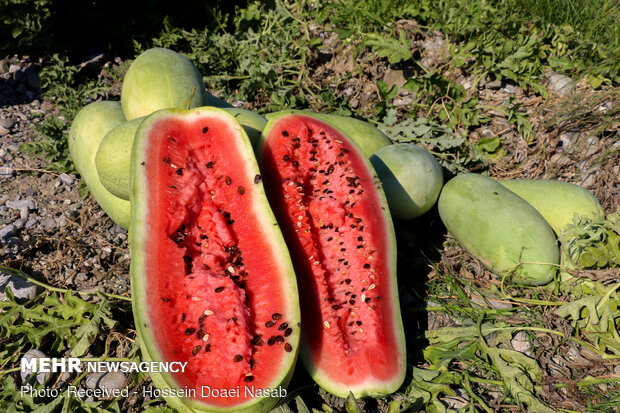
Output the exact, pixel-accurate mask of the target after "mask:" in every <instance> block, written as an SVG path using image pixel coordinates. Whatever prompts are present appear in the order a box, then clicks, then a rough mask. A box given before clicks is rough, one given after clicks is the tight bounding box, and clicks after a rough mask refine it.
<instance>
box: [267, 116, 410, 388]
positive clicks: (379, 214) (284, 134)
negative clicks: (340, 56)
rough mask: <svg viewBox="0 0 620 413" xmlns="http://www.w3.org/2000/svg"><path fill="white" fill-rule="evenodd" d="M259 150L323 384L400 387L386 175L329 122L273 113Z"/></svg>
mask: <svg viewBox="0 0 620 413" xmlns="http://www.w3.org/2000/svg"><path fill="white" fill-rule="evenodd" d="M258 154H259V155H258V156H259V159H260V163H261V170H262V171H263V175H264V179H265V187H266V188H267V195H268V196H269V200H270V202H271V205H272V206H273V208H274V212H275V213H276V217H277V218H278V222H280V225H281V226H282V231H283V233H284V237H285V239H286V241H287V244H288V246H289V249H290V251H291V256H292V257H293V264H294V266H295V271H296V273H297V276H298V283H299V289H300V291H301V292H302V294H301V296H300V303H301V308H302V325H303V327H302V340H301V341H302V344H301V346H302V350H301V355H302V360H303V361H304V364H305V365H306V367H307V369H308V370H309V372H310V374H311V375H312V377H313V378H314V380H315V381H316V382H317V383H318V384H319V385H320V386H321V387H323V388H324V389H325V390H327V391H329V392H330V393H332V394H335V395H337V396H341V397H346V396H347V395H348V393H349V391H352V392H353V394H354V395H355V396H356V397H364V396H368V395H382V394H387V393H391V392H394V391H395V390H397V389H398V388H399V387H400V385H401V384H402V382H403V380H404V376H405V370H406V352H405V338H404V333H403V326H402V320H401V317H400V309H399V302H398V291H397V285H396V242H395V237H394V229H393V226H392V221H391V219H390V215H389V211H388V207H387V203H386V200H385V196H384V194H383V191H382V190H381V187H380V184H379V180H378V178H377V177H376V175H375V173H374V170H373V169H372V166H371V165H370V163H369V161H368V159H367V158H366V156H365V155H364V153H363V152H362V151H361V150H360V149H359V148H358V147H357V146H356V145H355V144H354V143H353V141H352V140H351V139H349V138H348V137H347V136H345V135H343V134H342V133H341V132H340V131H338V130H337V129H336V128H335V127H333V126H331V125H330V124H328V123H326V122H324V121H322V120H321V119H319V118H317V117H314V116H310V115H305V114H299V113H288V114H287V113H280V114H277V115H275V116H272V117H271V119H270V121H269V122H268V124H267V125H266V127H265V129H264V130H263V137H262V142H261V146H260V148H259V152H258Z"/></svg>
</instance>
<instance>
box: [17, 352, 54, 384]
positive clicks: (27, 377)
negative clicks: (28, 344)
mask: <svg viewBox="0 0 620 413" xmlns="http://www.w3.org/2000/svg"><path fill="white" fill-rule="evenodd" d="M22 358H24V359H27V360H31V359H34V358H47V355H46V354H45V353H44V352H42V351H39V350H36V349H31V350H28V351H27V352H26V354H24V355H23V356H22ZM20 376H21V379H22V383H23V384H30V385H33V384H35V381H36V383H39V384H45V383H46V382H47V381H48V380H49V379H50V377H52V373H35V372H34V371H29V370H28V369H25V371H22V372H21V373H20Z"/></svg>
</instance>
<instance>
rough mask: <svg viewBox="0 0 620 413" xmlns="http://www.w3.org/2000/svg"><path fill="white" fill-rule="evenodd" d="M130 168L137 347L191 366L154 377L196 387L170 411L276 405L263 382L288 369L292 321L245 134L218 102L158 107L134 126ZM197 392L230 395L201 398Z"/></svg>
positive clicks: (282, 254) (290, 297)
mask: <svg viewBox="0 0 620 413" xmlns="http://www.w3.org/2000/svg"><path fill="white" fill-rule="evenodd" d="M131 168H132V172H131V175H132V182H131V187H132V192H131V201H132V226H131V231H132V237H131V240H132V241H131V254H132V263H131V275H132V294H133V297H134V316H135V319H136V326H137V328H138V331H139V335H140V339H141V341H142V343H143V353H146V355H147V357H148V358H149V359H151V360H158V361H160V360H162V361H179V362H187V363H188V364H187V366H186V368H185V371H184V373H173V374H169V375H168V374H162V375H161V376H157V375H156V377H154V378H153V379H154V382H155V383H156V385H157V386H159V387H171V388H188V389H196V390H197V394H196V396H195V397H188V398H185V399H178V398H176V399H174V400H172V401H173V402H174V403H175V407H177V408H178V407H179V405H181V406H190V407H191V408H192V409H198V410H208V411H216V410H235V411H236V410H243V409H255V410H259V411H262V410H266V409H268V408H269V406H272V405H273V404H274V403H275V401H277V394H276V393H270V392H271V390H274V391H277V390H278V386H281V385H285V384H286V383H287V381H288V379H289V378H290V375H291V374H292V370H293V365H294V361H295V356H296V353H297V347H298V337H299V321H300V320H299V309H298V303H297V289H296V283H295V276H294V272H293V269H292V265H291V262H290V258H289V256H288V252H287V249H286V246H285V244H284V241H283V239H282V236H281V234H280V232H279V230H278V227H277V224H276V222H275V219H274V217H273V214H272V212H271V210H270V208H269V206H268V203H267V200H266V197H265V194H264V190H263V186H262V180H261V176H260V174H259V171H258V167H257V165H256V161H255V159H254V157H253V152H252V148H251V146H250V143H249V141H248V139H247V136H246V135H245V133H244V132H243V130H242V128H241V126H240V125H239V124H238V123H237V121H236V120H234V118H233V117H232V116H231V115H229V114H227V113H226V112H224V111H223V110H220V109H215V108H198V109H194V110H190V111H183V110H163V111H159V112H156V113H155V114H153V115H151V116H149V117H148V118H147V119H146V120H145V121H144V122H143V124H142V125H141V126H140V129H139V130H138V133H137V134H136V140H135V141H134V146H133V152H132V164H131ZM205 386H206V387H205ZM246 387H247V388H249V389H269V391H268V392H267V393H268V394H267V395H268V396H276V397H267V398H264V397H253V396H254V395H255V393H256V392H247V391H245V389H246ZM204 388H209V389H229V390H232V391H233V393H232V395H231V394H229V395H228V397H221V396H220V397H216V395H214V394H213V393H211V394H210V395H208V396H205V397H203V395H202V389H204ZM235 389H239V392H237V393H235V392H234V390H235ZM261 396H265V394H264V393H263V394H261ZM179 401H180V403H179Z"/></svg>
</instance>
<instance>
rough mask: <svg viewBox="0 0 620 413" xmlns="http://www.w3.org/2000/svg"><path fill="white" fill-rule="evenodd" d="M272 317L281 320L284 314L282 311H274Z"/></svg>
mask: <svg viewBox="0 0 620 413" xmlns="http://www.w3.org/2000/svg"><path fill="white" fill-rule="evenodd" d="M271 318H272V319H274V320H279V319H281V318H282V314H280V313H273V314H272V315H271Z"/></svg>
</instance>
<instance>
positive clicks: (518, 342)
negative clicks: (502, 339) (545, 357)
mask: <svg viewBox="0 0 620 413" xmlns="http://www.w3.org/2000/svg"><path fill="white" fill-rule="evenodd" d="M510 345H511V346H512V348H513V349H514V350H515V351H518V352H519V353H523V354H525V355H526V356H529V357H533V356H534V353H532V343H530V340H529V339H528V338H527V334H526V333H525V331H519V332H518V333H517V334H515V336H514V337H513V338H512V340H510Z"/></svg>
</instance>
